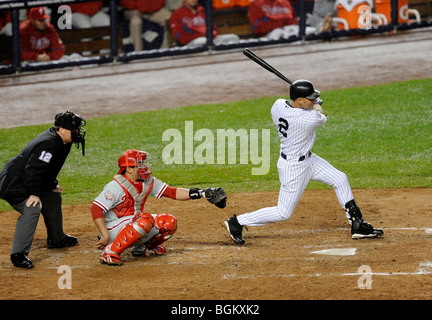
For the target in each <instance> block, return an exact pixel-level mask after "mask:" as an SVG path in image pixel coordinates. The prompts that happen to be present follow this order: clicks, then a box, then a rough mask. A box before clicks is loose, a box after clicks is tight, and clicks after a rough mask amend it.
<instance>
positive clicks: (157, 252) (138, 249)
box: [132, 244, 166, 257]
mask: <svg viewBox="0 0 432 320" xmlns="http://www.w3.org/2000/svg"><path fill="white" fill-rule="evenodd" d="M165 252H166V248H165V247H164V246H161V245H160V244H159V245H158V246H157V247H156V248H153V249H150V248H148V247H147V246H146V245H142V246H135V247H134V248H133V249H132V255H133V256H135V257H149V256H161V255H163V254H165Z"/></svg>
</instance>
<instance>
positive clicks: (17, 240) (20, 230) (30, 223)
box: [11, 192, 64, 254]
mask: <svg viewBox="0 0 432 320" xmlns="http://www.w3.org/2000/svg"><path fill="white" fill-rule="evenodd" d="M40 200H41V202H42V210H41V208H40V205H39V204H38V205H37V206H35V207H33V206H30V207H27V206H26V202H27V199H26V200H24V201H22V202H20V203H18V204H11V206H12V207H13V208H14V209H15V210H16V211H18V212H19V213H21V216H20V217H19V218H18V220H17V223H16V227H15V236H14V239H13V244H12V252H11V254H14V253H24V254H28V253H29V252H30V249H31V245H32V242H33V237H34V234H35V232H36V227H37V224H38V221H39V215H40V214H41V213H42V215H43V217H44V222H45V226H46V229H47V234H48V239H50V240H51V241H52V242H53V243H59V242H60V241H62V240H63V238H64V232H63V214H62V209H61V203H62V197H61V194H60V193H57V192H49V193H47V194H46V195H44V196H41V197H40Z"/></svg>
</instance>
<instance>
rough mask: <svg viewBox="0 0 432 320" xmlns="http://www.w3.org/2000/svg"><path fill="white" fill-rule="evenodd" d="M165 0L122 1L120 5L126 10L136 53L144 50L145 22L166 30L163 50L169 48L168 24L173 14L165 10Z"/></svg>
mask: <svg viewBox="0 0 432 320" xmlns="http://www.w3.org/2000/svg"><path fill="white" fill-rule="evenodd" d="M165 3H166V1H165V0H122V1H121V2H120V5H121V6H123V7H124V8H125V9H126V10H125V13H124V14H125V17H126V19H128V20H129V30H130V33H131V37H132V42H133V45H134V50H135V51H141V50H143V30H142V28H143V20H148V21H150V22H153V23H156V24H157V25H159V26H160V27H161V28H163V30H164V35H163V41H162V45H161V48H166V47H167V46H168V42H167V37H166V32H165V30H166V24H167V21H168V20H169V18H170V15H171V12H170V11H169V10H168V9H167V8H165Z"/></svg>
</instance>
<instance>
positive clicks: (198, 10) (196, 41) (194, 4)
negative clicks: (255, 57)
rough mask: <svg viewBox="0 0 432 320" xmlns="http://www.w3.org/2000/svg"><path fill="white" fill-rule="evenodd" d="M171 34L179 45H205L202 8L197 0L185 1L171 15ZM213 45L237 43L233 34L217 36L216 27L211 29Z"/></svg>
mask: <svg viewBox="0 0 432 320" xmlns="http://www.w3.org/2000/svg"><path fill="white" fill-rule="evenodd" d="M170 27H171V32H172V34H173V36H174V38H175V40H176V41H177V43H178V44H180V45H188V46H202V45H205V44H206V43H207V38H206V30H207V27H206V22H205V10H204V7H202V6H200V5H199V4H198V0H185V1H183V4H182V6H181V7H180V8H178V9H177V10H175V11H174V12H173V13H172V14H171V18H170ZM213 37H214V44H216V45H218V44H227V43H229V42H238V41H239V37H238V36H237V35H235V34H218V31H217V28H216V25H215V26H214V27H213Z"/></svg>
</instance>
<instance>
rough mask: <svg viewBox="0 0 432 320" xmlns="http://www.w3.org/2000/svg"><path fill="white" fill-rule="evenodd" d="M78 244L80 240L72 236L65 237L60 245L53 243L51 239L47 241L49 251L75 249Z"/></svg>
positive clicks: (66, 235)
mask: <svg viewBox="0 0 432 320" xmlns="http://www.w3.org/2000/svg"><path fill="white" fill-rule="evenodd" d="M77 244H78V239H77V238H76V237H74V236H70V235H68V234H65V235H64V238H63V240H62V241H60V242H59V243H54V242H52V241H51V239H47V247H48V249H55V248H64V247H73V246H76V245H77Z"/></svg>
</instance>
